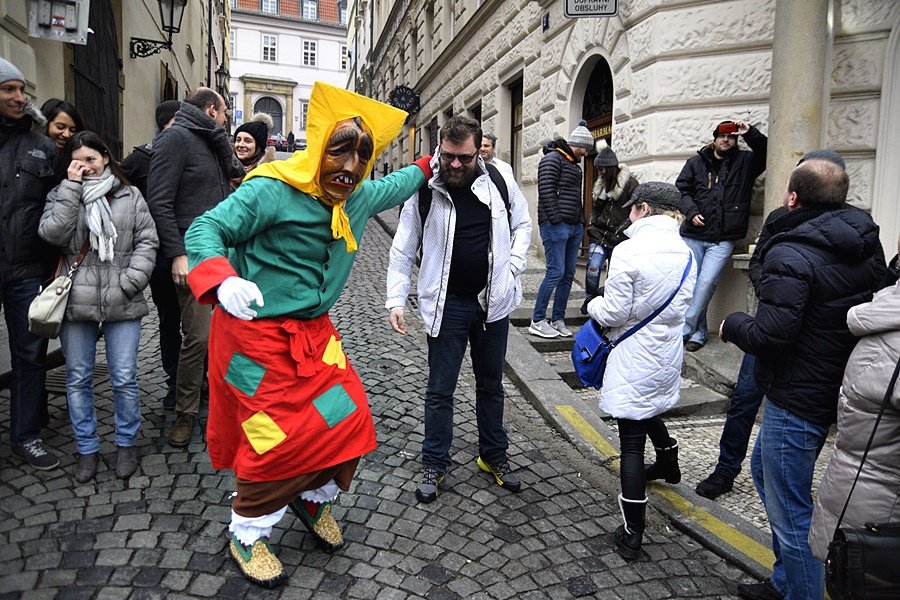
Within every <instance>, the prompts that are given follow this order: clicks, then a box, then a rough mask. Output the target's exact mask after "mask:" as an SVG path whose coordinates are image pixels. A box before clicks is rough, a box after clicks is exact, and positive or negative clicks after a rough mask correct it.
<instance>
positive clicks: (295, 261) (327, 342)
mask: <svg viewBox="0 0 900 600" xmlns="http://www.w3.org/2000/svg"><path fill="white" fill-rule="evenodd" d="M405 119H406V113H405V112H403V111H402V110H398V109H396V108H393V107H391V106H388V105H386V104H382V103H380V102H376V101H375V100H371V99H369V98H366V97H364V96H360V95H358V94H354V93H352V92H348V91H345V90H341V89H339V88H336V87H333V86H330V85H326V84H323V83H321V82H316V83H315V85H314V86H313V91H312V95H311V97H310V103H309V112H308V123H309V125H308V127H307V148H306V150H302V151H299V152H296V153H295V154H294V155H293V156H292V157H291V158H290V159H288V160H284V161H275V162H270V163H266V164H262V165H260V166H258V167H257V168H256V169H254V170H253V171H252V172H250V173H249V174H248V175H247V177H246V178H245V179H244V182H243V183H242V184H241V186H240V187H239V188H238V189H237V190H236V191H235V192H234V193H232V194H231V196H229V197H228V198H227V199H226V200H225V201H223V202H222V203H220V204H219V205H218V206H216V207H215V208H213V209H212V210H210V211H208V212H206V213H205V214H203V215H201V216H200V217H198V218H197V219H196V220H195V221H194V223H193V224H192V225H191V227H190V229H188V231H187V234H186V235H185V246H186V247H187V254H188V262H189V265H190V267H191V271H190V273H189V275H188V283H189V284H190V286H191V289H192V291H193V292H194V294H195V296H196V297H197V298H198V300H199V301H200V302H205V303H210V304H213V303H216V302H217V301H218V303H219V306H217V307H216V309H215V310H214V311H213V316H212V323H211V326H210V337H209V387H210V401H209V419H208V422H207V444H208V448H209V455H210V458H211V459H212V465H213V466H214V467H215V468H217V469H232V470H233V471H234V472H235V475H236V477H237V495H236V496H235V498H234V501H233V503H232V513H231V524H230V526H229V530H230V532H231V542H230V544H229V552H230V555H231V556H232V558H233V559H234V560H235V562H236V563H237V565H238V566H239V568H240V569H241V571H242V572H243V573H244V575H245V576H246V577H247V578H248V579H249V580H250V581H252V582H254V583H256V584H259V585H262V586H265V587H274V586H277V585H279V584H281V583H282V582H283V581H284V580H285V579H286V574H285V572H284V568H283V566H282V565H281V562H280V561H279V560H278V558H277V557H276V556H275V553H274V551H273V550H272V547H271V546H270V544H269V543H268V536H269V534H270V533H271V531H272V527H273V526H274V525H275V524H276V523H277V522H278V521H279V520H280V519H281V517H282V516H283V515H284V513H285V509H286V508H287V507H290V508H291V510H292V511H293V512H294V513H295V514H296V515H297V517H298V518H299V519H300V520H301V521H302V522H303V523H304V524H305V525H306V527H307V528H308V529H309V530H310V532H311V533H312V535H313V536H314V537H315V538H316V540H317V541H318V543H319V545H320V546H321V547H323V548H324V549H325V550H327V551H332V552H333V551H334V550H336V549H337V548H338V547H340V546H341V545H342V543H343V538H342V535H341V530H340V527H339V526H338V524H337V522H336V521H335V520H334V518H333V516H332V515H331V504H332V503H333V502H334V500H335V499H336V498H337V495H338V492H339V491H340V490H343V491H347V490H348V489H349V487H350V482H351V480H352V478H353V475H354V473H355V471H356V467H357V463H358V462H359V459H360V457H361V456H362V455H363V454H366V453H367V452H370V451H372V450H374V449H375V428H374V426H373V423H372V415H371V413H370V411H369V405H368V402H367V400H366V394H365V391H364V390H363V386H362V382H361V381H360V379H359V377H358V376H357V374H356V372H355V371H354V370H353V368H352V367H351V365H350V363H349V361H348V360H347V358H346V356H345V355H344V352H343V351H342V349H341V337H340V335H339V334H338V332H337V330H336V329H335V328H334V325H333V324H332V323H331V320H330V319H329V317H328V312H327V311H328V310H329V309H330V308H331V307H332V305H333V304H334V303H335V302H336V301H337V299H338V296H339V295H340V293H341V290H342V289H343V287H344V284H345V283H346V281H347V277H348V276H349V274H350V268H351V267H352V266H353V260H354V258H355V257H356V249H357V240H358V239H360V238H361V237H362V234H363V229H364V228H365V225H366V222H367V221H368V219H369V218H370V217H372V216H373V215H375V214H377V213H379V212H381V211H383V210H385V209H387V208H390V207H392V206H397V205H399V204H402V203H403V202H404V201H405V200H406V199H407V198H409V197H410V196H411V195H412V194H413V192H415V191H416V190H417V189H418V188H419V187H420V186H422V185H423V184H424V183H425V182H426V181H427V180H428V178H429V177H430V176H431V169H430V167H429V161H430V159H431V157H430V156H425V157H423V158H421V159H419V160H418V161H416V164H415V165H410V166H408V167H406V168H403V169H400V170H398V171H395V172H394V173H392V174H391V175H388V176H387V177H383V178H381V179H379V180H377V181H372V180H369V179H368V176H369V174H370V173H371V171H372V167H373V164H374V159H375V158H377V157H378V155H379V154H380V153H381V152H382V151H383V150H384V148H385V147H386V146H387V145H388V144H389V143H390V142H391V141H392V140H393V139H394V138H396V137H397V135H398V134H399V133H400V131H401V128H402V126H403V122H404V120H405ZM229 253H230V254H229ZM226 256H230V261H229V259H227V258H226ZM254 304H255V305H254ZM222 308H224V310H222Z"/></svg>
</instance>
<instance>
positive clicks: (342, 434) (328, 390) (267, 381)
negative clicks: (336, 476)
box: [206, 308, 375, 481]
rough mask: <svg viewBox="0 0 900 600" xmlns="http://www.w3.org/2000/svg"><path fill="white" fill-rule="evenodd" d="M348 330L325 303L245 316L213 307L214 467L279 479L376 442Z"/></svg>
mask: <svg viewBox="0 0 900 600" xmlns="http://www.w3.org/2000/svg"><path fill="white" fill-rule="evenodd" d="M340 339H341V338H340V335H339V334H338V332H337V330H336V329H335V328H334V325H333V324H332V323H331V319H330V318H329V317H328V314H327V313H326V314H323V315H321V316H319V317H316V318H314V319H309V320H298V319H287V318H273V319H260V320H257V321H243V320H241V319H237V318H235V317H232V316H231V315H229V314H228V313H227V312H225V311H224V310H222V309H221V308H216V309H215V310H214V311H213V316H212V322H211V324H210V335H209V419H208V421H207V425H206V439H207V445H208V449H209V456H210V459H211V460H212V465H213V467H215V468H216V469H231V470H233V471H234V472H235V474H236V475H237V477H238V478H240V479H245V480H248V481H275V480H281V479H288V478H291V477H296V476H298V475H302V474H305V473H312V472H314V471H318V470H320V469H324V468H327V467H331V466H333V465H338V464H340V463H343V462H345V461H348V460H351V459H354V458H358V457H360V456H362V455H363V454H366V453H367V452H371V451H372V450H374V449H375V427H374V425H373V424H372V414H371V412H370V411H369V403H368V401H367V399H366V393H365V390H364V389H363V386H362V382H361V381H360V380H359V376H358V375H357V374H356V372H355V371H354V370H353V367H352V366H350V362H349V361H348V360H347V358H346V356H345V355H344V353H343V350H342V349H341V344H340Z"/></svg>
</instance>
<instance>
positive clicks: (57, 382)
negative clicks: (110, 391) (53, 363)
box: [47, 363, 109, 396]
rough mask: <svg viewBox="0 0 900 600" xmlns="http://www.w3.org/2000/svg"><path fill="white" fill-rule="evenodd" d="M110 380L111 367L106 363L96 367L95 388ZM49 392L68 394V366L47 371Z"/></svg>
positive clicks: (98, 364)
mask: <svg viewBox="0 0 900 600" xmlns="http://www.w3.org/2000/svg"><path fill="white" fill-rule="evenodd" d="M107 379H109V367H108V366H107V364H106V363H96V364H95V365H94V387H97V386H98V385H100V384H101V383H103V382H104V381H106V380H107ZM47 392H48V393H50V394H60V395H63V396H64V395H65V394H66V365H62V366H61V367H56V368H55V369H50V370H49V371H47Z"/></svg>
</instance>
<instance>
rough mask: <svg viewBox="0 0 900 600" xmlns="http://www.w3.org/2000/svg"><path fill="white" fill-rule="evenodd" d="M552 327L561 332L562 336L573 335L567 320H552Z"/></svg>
mask: <svg viewBox="0 0 900 600" xmlns="http://www.w3.org/2000/svg"><path fill="white" fill-rule="evenodd" d="M550 327H552V328H553V329H555V330H556V331H557V332H559V335H560V336H561V337H572V332H571V331H569V328H568V327H566V322H565V321H563V320H562V319H560V320H559V321H551V322H550Z"/></svg>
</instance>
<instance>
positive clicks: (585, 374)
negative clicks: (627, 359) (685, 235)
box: [572, 253, 694, 390]
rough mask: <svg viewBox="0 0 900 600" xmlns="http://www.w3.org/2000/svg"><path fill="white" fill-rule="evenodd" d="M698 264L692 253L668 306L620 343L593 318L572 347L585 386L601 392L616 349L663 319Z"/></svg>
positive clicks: (664, 305) (640, 324) (620, 340)
mask: <svg viewBox="0 0 900 600" xmlns="http://www.w3.org/2000/svg"><path fill="white" fill-rule="evenodd" d="M693 262H694V255H693V253H691V254H688V263H687V266H686V267H685V268H684V273H682V275H681V282H679V284H678V287H677V288H675V291H674V292H672V295H671V296H669V299H668V300H666V302H665V304H663V305H662V306H660V307H659V308H657V309H656V310H654V311H653V312H652V313H650V315H648V316H647V318H645V319H644V320H643V321H641V322H640V323H638V324H637V325H635V326H634V327H632V328H631V329H629V330H628V331H626V332H625V333H624V334H622V337H620V338H619V339H617V340H616V341H614V342H612V341H610V340H609V339H608V338H607V337H606V336H605V335H603V334H602V333H600V325H599V324H597V322H596V321H594V320H593V319H588V322H587V323H585V324H584V326H582V328H581V329H579V330H578V332H577V333H575V345H574V346H573V347H572V364H573V365H575V374H576V375H578V379H579V380H581V383H582V384H583V385H584V386H585V387H588V386H590V387H594V388H597V389H598V390H599V389H600V388H601V387H602V386H603V374H604V373H605V372H606V361H607V359H608V358H609V353H610V352H612V351H613V348H615V347H616V346H618V345H619V344H621V343H622V342H623V341H624V340H625V339H627V338H628V337H629V336H631V335H633V334H634V333H635V332H637V331H638V330H639V329H640V328H641V327H643V326H644V325H646V324H647V323H649V322H650V321H652V320H653V319H655V318H656V317H657V316H659V313H661V312H662V311H664V310H665V309H666V307H667V306H668V305H669V303H670V302H672V300H673V299H674V298H675V294H677V293H678V290H680V289H681V286H682V285H683V284H684V280H685V279H687V276H688V273H690V272H691V264H693Z"/></svg>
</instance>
